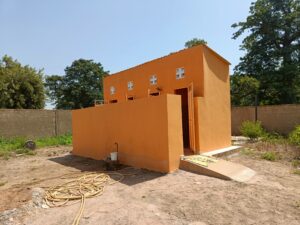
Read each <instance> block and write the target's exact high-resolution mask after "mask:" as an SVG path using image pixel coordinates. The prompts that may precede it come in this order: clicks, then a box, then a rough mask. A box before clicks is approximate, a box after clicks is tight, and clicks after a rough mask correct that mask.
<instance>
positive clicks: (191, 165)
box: [180, 155, 256, 182]
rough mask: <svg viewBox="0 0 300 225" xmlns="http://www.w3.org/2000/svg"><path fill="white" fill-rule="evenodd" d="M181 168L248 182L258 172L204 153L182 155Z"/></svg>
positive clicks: (224, 178)
mask: <svg viewBox="0 0 300 225" xmlns="http://www.w3.org/2000/svg"><path fill="white" fill-rule="evenodd" d="M180 169H182V170H186V171H189V172H193V173H197V174H201V175H206V176H211V177H216V178H220V179H223V180H234V181H238V182H246V181H248V180H250V179H251V178H252V177H253V176H254V175H255V174H256V173H255V171H254V170H252V169H250V168H248V167H246V166H243V165H240V164H237V163H232V162H229V161H226V160H223V159H217V158H214V157H210V156H204V155H191V156H184V157H182V158H181V160H180Z"/></svg>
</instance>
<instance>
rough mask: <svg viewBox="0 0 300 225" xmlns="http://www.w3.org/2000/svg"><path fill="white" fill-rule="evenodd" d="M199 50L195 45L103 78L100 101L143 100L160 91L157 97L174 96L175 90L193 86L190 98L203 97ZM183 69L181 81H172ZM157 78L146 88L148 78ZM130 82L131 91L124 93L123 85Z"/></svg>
mask: <svg viewBox="0 0 300 225" xmlns="http://www.w3.org/2000/svg"><path fill="white" fill-rule="evenodd" d="M202 48H203V46H196V47H193V48H190V49H185V50H181V51H179V52H176V53H171V54H170V55H168V56H165V57H162V58H158V59H155V60H152V61H150V62H146V63H144V64H141V65H138V66H135V67H133V68H130V69H127V70H124V71H121V72H118V73H115V74H113V75H110V76H107V77H106V78H105V79H104V99H105V101H106V102H107V103H108V102H109V101H110V100H114V99H117V100H118V102H124V101H126V100H127V98H126V96H134V97H135V98H137V99H138V98H145V97H147V96H148V91H149V92H150V93H152V92H157V89H156V88H157V87H159V88H161V89H162V91H161V94H166V93H168V94H174V90H175V89H179V88H185V87H188V86H189V85H190V84H191V83H194V95H195V96H203V66H202V65H203V63H202V56H203V54H202V51H203V50H202ZM182 67H183V68H184V69H185V78H183V79H178V80H176V69H177V68H182ZM152 75H156V76H157V79H158V81H157V85H150V77H151V76H152ZM128 81H133V82H134V87H133V90H128V88H127V82H128ZM111 86H114V87H115V88H116V92H115V94H114V95H111V94H110V87H111Z"/></svg>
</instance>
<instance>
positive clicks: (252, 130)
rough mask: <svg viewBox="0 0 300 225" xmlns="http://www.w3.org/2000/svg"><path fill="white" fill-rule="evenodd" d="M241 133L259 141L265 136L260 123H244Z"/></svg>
mask: <svg viewBox="0 0 300 225" xmlns="http://www.w3.org/2000/svg"><path fill="white" fill-rule="evenodd" d="M240 131H241V133H242V135H243V136H245V137H249V138H250V139H257V138H259V137H262V136H263V135H264V134H265V131H264V129H263V128H262V126H261V122H260V121H256V122H253V121H244V122H243V123H242V125H241V128H240Z"/></svg>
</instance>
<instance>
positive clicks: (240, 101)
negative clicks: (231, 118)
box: [230, 75, 259, 106]
mask: <svg viewBox="0 0 300 225" xmlns="http://www.w3.org/2000/svg"><path fill="white" fill-rule="evenodd" d="M230 89H231V90H230V92H231V104H232V105H233V106H246V105H254V103H255V96H256V95H257V94H258V90H259V81H258V80H257V79H255V78H254V77H250V76H241V75H232V76H230Z"/></svg>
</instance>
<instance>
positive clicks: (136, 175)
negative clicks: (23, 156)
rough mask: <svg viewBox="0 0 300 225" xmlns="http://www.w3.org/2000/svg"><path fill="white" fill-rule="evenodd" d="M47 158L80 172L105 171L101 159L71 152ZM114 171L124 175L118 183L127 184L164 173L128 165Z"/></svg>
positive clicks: (130, 184) (114, 177)
mask: <svg viewBox="0 0 300 225" xmlns="http://www.w3.org/2000/svg"><path fill="white" fill-rule="evenodd" d="M49 160H50V161H52V162H55V163H59V164H61V165H64V166H68V167H73V168H75V169H78V170H80V171H81V172H97V171H98V172H99V171H105V162H104V161H103V160H95V159H90V158H84V157H80V156H75V155H71V154H68V155H65V156H60V157H55V158H50V159H49ZM116 172H118V173H121V174H124V175H125V177H124V179H123V180H121V181H120V183H122V184H126V185H128V186H132V185H135V184H139V183H143V182H146V181H150V180H153V179H156V178H159V177H162V176H164V175H165V174H163V173H158V172H152V171H149V170H145V169H137V168H133V167H128V166H123V167H122V169H120V170H118V171H116ZM111 178H112V179H115V180H118V179H119V176H113V175H112V176H111Z"/></svg>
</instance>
